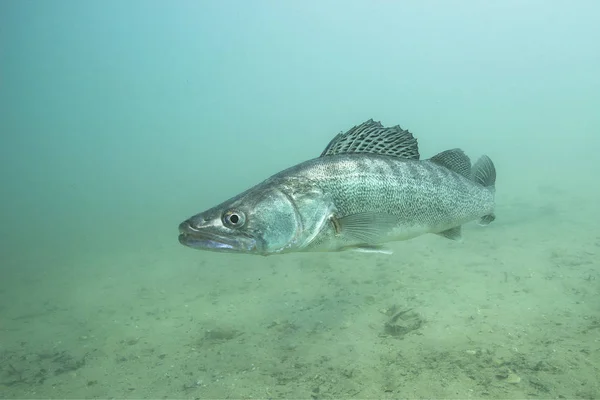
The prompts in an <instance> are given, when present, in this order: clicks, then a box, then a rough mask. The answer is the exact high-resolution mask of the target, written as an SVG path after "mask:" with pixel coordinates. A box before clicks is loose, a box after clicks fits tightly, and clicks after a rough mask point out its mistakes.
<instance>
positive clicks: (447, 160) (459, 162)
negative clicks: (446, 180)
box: [429, 149, 471, 179]
mask: <svg viewBox="0 0 600 400" xmlns="http://www.w3.org/2000/svg"><path fill="white" fill-rule="evenodd" d="M429 160H430V161H432V162H434V163H436V164H437V165H441V166H442V167H446V168H448V169H449V170H450V171H454V172H456V173H457V174H461V175H462V176H464V177H465V178H467V179H471V159H470V158H469V156H468V155H466V154H465V153H464V152H463V151H462V150H461V149H452V150H446V151H442V152H441V153H439V154H436V155H435V156H433V157H431V158H430V159H429Z"/></svg>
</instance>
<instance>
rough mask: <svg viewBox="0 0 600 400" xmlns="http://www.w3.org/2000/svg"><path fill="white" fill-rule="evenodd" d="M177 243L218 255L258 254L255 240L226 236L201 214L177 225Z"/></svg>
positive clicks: (222, 229) (225, 233) (220, 228)
mask: <svg viewBox="0 0 600 400" xmlns="http://www.w3.org/2000/svg"><path fill="white" fill-rule="evenodd" d="M179 243H181V244H182V245H184V246H187V247H191V248H193V249H198V250H208V251H217V252H220V253H225V252H228V253H255V252H260V250H259V248H258V243H257V241H256V239H254V238H252V237H247V236H240V235H231V234H228V233H227V232H226V231H224V228H222V227H218V226H214V224H211V223H210V220H208V219H207V218H204V217H203V216H202V214H198V215H195V216H194V217H192V218H190V219H187V220H185V221H183V222H182V223H181V224H179Z"/></svg>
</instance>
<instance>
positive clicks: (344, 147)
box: [321, 119, 470, 167]
mask: <svg viewBox="0 0 600 400" xmlns="http://www.w3.org/2000/svg"><path fill="white" fill-rule="evenodd" d="M348 153H369V154H382V155H386V156H393V157H401V158H407V159H411V160H418V159H419V146H418V144H417V139H415V138H414V137H413V135H412V133H410V132H409V131H407V130H404V129H402V128H400V126H399V125H396V126H391V127H387V128H386V127H384V126H383V125H381V123H379V122H375V121H373V120H372V119H370V120H368V121H367V122H363V123H362V124H360V125H358V126H355V127H354V128H352V129H350V130H349V131H348V132H346V133H340V134H338V135H337V136H336V137H334V138H333V140H332V141H331V142H329V144H328V145H327V147H326V148H325V150H323V153H321V157H324V156H331V155H335V154H348ZM469 167H470V166H469Z"/></svg>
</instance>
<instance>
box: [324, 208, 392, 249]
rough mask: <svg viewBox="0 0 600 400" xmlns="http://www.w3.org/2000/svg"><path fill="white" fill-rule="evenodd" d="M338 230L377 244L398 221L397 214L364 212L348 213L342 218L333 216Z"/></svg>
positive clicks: (340, 232)
mask: <svg viewBox="0 0 600 400" xmlns="http://www.w3.org/2000/svg"><path fill="white" fill-rule="evenodd" d="M332 222H333V224H334V226H335V227H336V232H337V233H338V234H340V235H346V236H348V237H351V238H353V239H356V240H359V241H361V242H363V243H365V244H367V245H375V244H378V243H381V242H382V239H383V238H384V237H385V236H386V235H387V234H388V233H389V232H390V230H392V229H393V228H394V227H395V226H396V225H397V223H398V219H397V217H396V216H394V215H391V214H382V213H372V212H364V213H357V214H352V215H347V216H345V217H342V218H336V217H333V218H332Z"/></svg>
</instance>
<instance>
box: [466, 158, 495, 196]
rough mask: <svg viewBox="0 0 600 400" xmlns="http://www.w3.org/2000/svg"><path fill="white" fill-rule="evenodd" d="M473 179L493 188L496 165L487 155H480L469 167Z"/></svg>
mask: <svg viewBox="0 0 600 400" xmlns="http://www.w3.org/2000/svg"><path fill="white" fill-rule="evenodd" d="M471 176H472V177H473V180H474V181H475V182H477V183H479V184H480V185H481V186H485V187H487V188H490V189H493V188H494V185H495V184H496V167H494V163H493V162H492V160H491V159H490V158H489V157H488V156H481V157H480V158H479V160H477V162H476V163H475V164H473V168H471Z"/></svg>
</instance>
